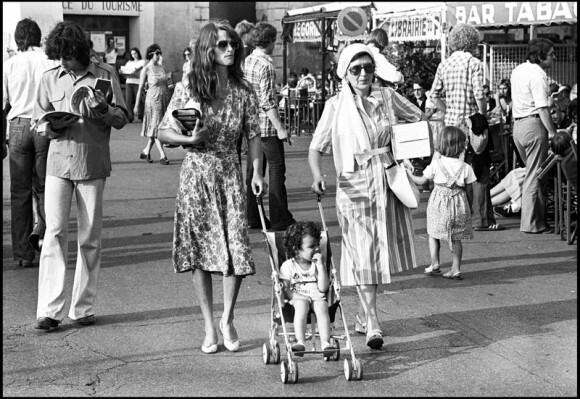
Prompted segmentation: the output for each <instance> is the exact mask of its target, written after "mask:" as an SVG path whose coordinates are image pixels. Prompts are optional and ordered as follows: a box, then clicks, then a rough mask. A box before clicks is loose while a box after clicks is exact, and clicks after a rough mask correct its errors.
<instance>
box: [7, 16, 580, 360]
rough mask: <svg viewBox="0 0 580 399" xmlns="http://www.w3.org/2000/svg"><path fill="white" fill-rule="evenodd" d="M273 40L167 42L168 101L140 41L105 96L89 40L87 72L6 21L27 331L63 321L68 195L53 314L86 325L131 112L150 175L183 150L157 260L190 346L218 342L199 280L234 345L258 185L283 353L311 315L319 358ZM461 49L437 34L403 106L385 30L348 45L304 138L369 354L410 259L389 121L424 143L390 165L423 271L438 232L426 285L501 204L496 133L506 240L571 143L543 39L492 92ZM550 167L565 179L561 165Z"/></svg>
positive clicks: (59, 34)
mask: <svg viewBox="0 0 580 399" xmlns="http://www.w3.org/2000/svg"><path fill="white" fill-rule="evenodd" d="M277 35H278V31H277V30H276V28H275V27H274V26H273V25H271V24H269V23H267V22H264V21H262V22H258V23H257V24H255V25H254V24H251V23H250V22H248V21H242V22H240V23H239V24H238V25H237V26H236V28H235V29H234V28H233V27H232V26H231V25H230V24H229V23H227V22H225V21H223V22H209V23H207V24H206V25H204V26H203V27H202V29H201V31H200V33H199V37H198V38H197V40H196V41H195V45H193V46H191V47H186V48H185V49H184V50H183V57H184V64H183V68H182V71H183V78H182V79H181V81H179V82H177V84H176V85H175V88H174V89H175V90H173V94H171V92H172V89H173V82H172V79H171V76H170V74H168V73H167V71H166V70H165V67H164V66H163V65H162V62H161V61H162V50H161V47H160V46H159V45H158V44H151V45H150V46H149V47H148V48H147V50H146V53H145V60H143V59H142V57H141V54H140V51H139V49H138V48H132V49H131V51H130V54H131V57H132V59H131V61H129V62H128V63H127V65H125V66H124V67H123V68H121V69H120V71H119V72H120V73H121V74H122V75H124V76H125V77H126V86H125V96H123V93H122V90H121V85H120V81H119V76H118V74H117V69H116V67H115V66H114V65H113V62H112V60H113V56H115V59H116V50H115V48H114V43H107V44H108V47H107V52H106V54H105V58H106V59H105V62H100V61H98V60H95V58H94V57H91V46H90V43H89V41H88V40H87V39H86V37H85V33H84V32H83V30H82V29H81V27H80V26H79V25H78V24H76V23H73V22H60V23H58V24H57V25H56V26H55V27H54V28H53V29H52V30H51V32H50V33H49V34H48V36H47V38H46V43H45V48H44V50H42V49H41V48H40V38H41V32H40V29H39V28H38V25H37V24H36V23H35V22H34V21H32V20H30V19H24V20H22V21H20V22H19V23H18V25H17V27H16V32H15V40H16V43H17V45H18V50H19V53H18V54H17V55H16V56H15V57H12V58H11V59H10V60H8V61H7V62H6V63H5V65H4V101H3V109H4V118H5V119H6V120H7V121H8V133H6V136H5V138H7V142H8V146H9V150H10V151H9V154H10V171H11V210H12V244H13V256H14V259H15V260H16V261H17V262H19V264H20V266H23V267H25V266H31V265H32V262H33V260H34V258H35V252H36V251H39V252H40V254H41V255H40V265H39V284H38V304H37V313H36V317H37V322H36V328H37V329H41V330H51V329H54V328H57V327H58V326H59V324H60V323H62V321H63V319H64V314H63V312H64V305H65V295H64V288H65V272H66V262H67V258H68V255H67V254H68V220H69V214H70V208H71V203H72V198H73V196H74V197H75V199H76V206H77V214H78V253H79V256H78V257H77V265H76V269H75V278H74V284H73V289H72V298H71V306H70V311H69V315H68V316H69V318H70V319H72V320H73V321H74V322H75V323H77V324H80V325H91V324H94V323H95V320H96V318H95V312H94V301H95V298H96V296H97V286H98V277H99V269H100V262H101V230H102V219H103V191H104V187H105V182H106V179H107V177H109V176H110V172H111V160H110V151H109V141H110V133H111V127H114V128H116V129H121V128H122V127H123V126H125V124H126V123H128V122H131V121H134V120H136V119H142V129H141V135H142V136H143V137H146V138H147V144H146V146H145V148H144V149H143V151H142V153H141V154H140V159H144V160H146V161H147V162H150V163H151V162H153V161H152V159H151V150H152V148H153V146H156V148H157V149H158V151H159V153H160V159H159V162H160V164H162V165H167V164H169V161H168V159H167V157H166V155H165V151H164V145H167V146H174V147H177V146H183V147H184V149H186V155H185V158H184V160H183V163H182V167H181V172H180V176H179V188H178V192H177V195H176V204H175V218H174V231H173V233H174V234H173V248H172V263H173V269H174V271H175V272H177V273H184V272H191V273H192V280H193V286H194V290H195V291H196V293H197V296H198V300H199V304H200V308H201V312H202V315H203V318H204V333H205V337H204V340H203V344H202V346H201V350H202V351H203V352H204V353H208V354H209V353H215V352H216V351H217V349H218V341H219V339H218V334H217V329H216V327H215V325H214V305H213V288H212V287H213V284H212V279H213V278H214V277H220V278H221V280H222V283H223V292H224V294H223V295H224V298H223V302H224V306H223V313H222V316H221V318H220V321H219V323H218V326H219V330H220V331H221V334H222V336H223V342H224V345H225V347H226V348H227V349H228V350H230V351H233V352H235V351H237V350H238V349H239V347H240V338H239V336H238V332H237V330H236V328H235V325H234V310H235V305H236V301H237V297H238V293H239V289H240V285H241V282H242V280H243V278H245V277H246V276H251V275H253V274H255V265H254V261H253V258H252V250H251V246H250V239H249V230H250V229H261V228H262V223H261V220H260V215H259V212H258V211H259V209H258V206H259V205H258V202H260V201H257V199H258V198H259V197H261V196H263V195H266V193H267V195H268V196H269V201H268V210H269V213H268V216H269V217H266V219H265V223H266V228H267V229H271V230H276V231H280V232H285V245H286V248H285V249H286V252H287V255H288V256H289V261H287V263H285V266H284V267H283V270H282V274H281V278H282V279H283V280H284V284H285V285H284V287H285V291H286V295H287V298H288V299H289V301H290V304H291V305H292V306H294V307H295V309H296V311H297V314H298V315H299V318H298V320H297V328H298V332H297V333H296V336H297V338H298V342H297V343H296V345H295V347H294V350H296V351H297V352H302V351H304V344H303V341H304V336H303V335H304V334H303V327H304V320H305V317H306V316H305V314H306V313H307V312H308V311H309V310H313V311H314V312H315V313H316V314H317V316H319V319H320V321H321V322H322V330H321V337H322V338H323V341H324V344H323V349H326V350H329V349H332V348H333V347H332V343H331V342H329V337H328V334H327V328H326V327H327V326H326V321H327V320H326V314H325V313H324V309H321V306H322V305H324V306H326V305H327V302H326V301H325V295H323V294H324V291H325V290H327V289H328V276H327V275H326V274H325V272H323V271H322V270H324V269H323V268H321V264H320V262H321V260H320V254H319V249H318V244H319V239H320V231H319V230H320V229H319V227H317V226H316V225H315V224H313V223H310V222H308V223H301V222H298V223H297V222H296V220H294V216H293V214H292V212H291V211H290V209H289V203H288V196H287V190H286V184H285V181H286V165H285V152H284V146H285V145H286V144H290V142H289V141H288V140H289V137H288V132H287V131H286V128H285V126H284V123H283V122H282V120H281V117H280V113H279V109H278V98H277V97H276V74H275V67H274V63H273V60H272V57H271V56H272V53H273V50H274V48H275V46H276V39H277ZM479 43H480V34H479V32H478V31H477V29H476V28H474V27H473V26H471V25H468V24H457V25H456V26H455V27H453V29H452V30H451V31H450V33H449V45H450V48H451V50H452V54H451V55H450V57H448V58H447V59H446V60H445V61H444V62H442V63H441V64H440V65H439V67H438V68H437V72H436V74H435V76H434V80H433V82H425V81H423V80H417V81H415V82H413V97H412V98H411V99H408V98H406V97H405V96H403V95H402V94H401V93H399V92H398V91H397V90H395V87H396V85H397V84H400V83H402V82H403V81H404V77H403V75H402V74H401V72H399V71H398V70H397V68H396V67H394V66H393V65H392V64H391V63H389V62H388V61H387V59H386V57H385V56H384V55H383V50H384V48H385V47H386V46H387V45H388V37H387V34H386V32H385V31H383V30H382V29H378V30H375V31H373V32H372V33H371V35H370V36H369V40H367V43H366V44H363V43H353V44H349V45H345V46H343V48H342V51H341V52H340V55H339V56H338V59H337V62H336V63H335V65H334V74H335V78H336V79H337V80H339V81H340V85H339V87H340V90H338V94H337V95H335V96H332V97H330V98H329V99H328V100H327V101H326V104H325V106H324V109H323V111H322V114H321V117H320V120H319V121H318V123H317V126H316V128H315V132H314V134H313V137H312V141H311V143H310V146H309V154H308V162H309V166H310V170H311V173H312V185H311V190H312V191H313V192H314V193H316V194H318V195H324V194H325V193H326V188H327V182H326V180H325V175H324V171H323V170H322V166H321V165H322V162H321V161H322V156H323V155H324V154H332V158H333V161H334V168H335V170H336V211H337V217H338V221H339V225H340V231H341V237H342V239H341V259H340V279H341V282H342V285H345V286H353V287H356V290H357V293H358V300H359V306H358V312H357V314H356V318H355V319H356V324H355V328H354V329H355V331H357V332H359V333H361V334H364V335H365V336H366V344H367V345H368V346H369V347H370V348H372V349H378V348H381V347H382V346H383V343H384V338H383V332H382V329H381V325H380V322H379V319H378V311H377V290H378V287H379V286H380V285H383V284H388V283H390V281H391V276H392V274H394V273H398V272H402V271H404V270H410V269H414V268H417V267H418V264H417V257H416V253H415V237H414V229H413V218H412V215H411V210H410V208H409V207H407V206H406V205H404V203H403V201H402V199H401V198H399V194H398V193H396V192H395V191H393V189H392V186H391V180H390V178H389V173H388V172H386V170H388V169H389V168H392V167H394V166H397V165H396V162H395V157H394V154H393V149H392V146H391V139H392V126H393V125H394V124H395V123H397V121H399V120H404V121H406V122H419V121H429V123H430V125H431V127H432V131H433V137H434V141H435V146H434V148H435V151H434V154H433V156H432V157H429V158H425V159H423V162H424V165H423V166H424V168H423V171H422V173H420V172H417V171H414V168H413V166H412V164H411V162H409V161H408V160H406V161H405V162H403V164H404V166H405V168H404V169H403V170H405V169H406V172H404V173H408V175H409V178H410V179H412V180H413V181H414V182H415V183H416V184H418V185H422V186H423V187H424V188H425V190H427V191H431V194H430V199H429V203H428V205H427V232H428V235H429V250H430V255H431V264H430V265H429V266H428V267H427V268H426V269H425V274H427V275H433V274H438V273H441V265H440V261H439V252H440V246H441V242H440V241H441V240H444V241H447V242H448V244H449V248H450V250H451V251H452V253H453V262H452V265H451V270H449V271H448V272H446V273H444V274H443V277H446V278H449V279H453V280H460V279H462V275H461V269H460V267H461V258H462V252H463V247H462V240H468V239H471V238H472V237H473V234H474V233H473V230H475V231H497V230H503V229H504V226H502V225H500V224H498V223H497V222H496V220H495V216H494V208H493V206H494V205H498V202H497V201H499V199H498V198H500V197H501V198H502V199H503V200H505V198H506V195H508V198H509V195H510V194H511V195H512V196H515V194H513V192H514V190H512V188H510V187H511V186H510V185H509V184H507V183H506V184H502V185H499V186H500V187H501V189H497V190H493V191H492V190H491V187H490V164H491V153H492V152H493V151H494V140H493V138H492V136H495V135H497V130H498V129H499V128H498V127H497V125H499V126H502V125H503V124H508V123H510V124H511V123H513V141H514V146H515V148H516V149H517V152H518V155H519V157H520V160H521V163H522V165H521V166H522V167H525V169H526V171H525V173H522V174H520V175H518V176H520V177H521V176H523V179H522V178H519V179H518V178H516V177H514V178H513V179H512V185H513V184H515V185H516V186H517V185H518V184H519V183H518V182H521V195H520V196H518V198H519V199H520V201H521V212H522V217H521V226H520V230H521V231H522V232H524V233H542V232H545V231H549V226H548V224H547V218H546V197H545V187H544V186H543V182H542V181H541V180H539V179H537V172H538V170H539V169H540V168H541V167H542V165H543V164H544V162H545V160H546V159H547V157H548V152H549V151H550V150H551V151H553V152H554V153H557V154H561V155H562V156H563V157H566V156H569V154H570V153H571V147H572V144H571V143H575V142H576V127H575V126H576V124H577V110H576V104H577V100H576V99H575V98H574V97H575V89H576V85H574V87H571V86H562V87H563V88H558V89H557V90H556V91H555V95H553V96H551V95H550V91H549V90H550V88H549V85H548V79H547V75H546V72H545V71H546V70H548V69H549V68H550V66H551V64H552V62H553V58H554V49H553V44H552V43H551V42H550V41H549V40H547V39H534V40H531V41H530V43H529V46H528V55H527V60H526V61H525V62H523V63H522V64H521V65H519V66H518V67H516V68H515V69H514V71H513V73H512V76H511V79H504V80H502V81H501V82H500V84H499V86H498V92H497V94H496V95H495V96H493V97H492V93H491V90H490V88H489V86H486V85H485V84H484V80H483V64H482V62H481V61H480V60H479V59H478V58H477V57H476V56H475V55H476V53H477V46H478V44H479ZM208 55H209V56H208ZM522 61H524V60H522ZM110 64H111V65H110ZM98 78H102V79H107V80H110V81H111V88H110V89H108V90H107V92H105V93H103V92H102V91H100V90H95V91H94V92H91V94H90V95H87V96H86V97H85V98H83V99H82V100H81V101H80V104H79V108H78V109H79V112H80V113H81V115H82V118H83V122H82V123H78V119H73V120H69V121H68V123H67V124H64V125H60V126H59V125H57V124H56V123H54V122H50V121H49V122H46V120H45V119H44V118H45V114H46V113H49V112H52V111H63V112H71V111H73V110H72V109H70V107H71V101H70V99H71V97H72V96H73V92H74V89H75V87H76V86H78V85H81V84H84V85H87V86H91V87H92V86H94V83H95V81H96V80H97V79H98ZM288 83H289V86H290V87H288V88H286V89H290V88H291V87H292V86H294V87H298V88H300V87H301V86H303V87H305V88H307V89H308V88H311V87H314V88H316V86H317V79H316V78H315V77H314V76H313V75H311V74H309V71H308V70H303V71H302V76H301V77H299V76H298V75H295V76H292V80H291V82H288ZM143 97H144V101H142V99H143ZM142 104H143V105H144V106H142ZM184 109H189V110H191V109H194V110H195V112H196V117H195V120H194V121H193V122H192V123H191V124H189V123H186V122H184V121H183V120H180V119H178V118H176V117H174V116H173V115H174V112H175V111H179V110H184ZM563 109H564V110H565V113H566V115H563V114H562V110H563ZM466 126H467V127H466ZM558 129H560V130H558ZM483 132H486V133H487V134H489V136H490V139H489V140H488V141H487V144H486V145H485V146H484V148H482V149H481V150H476V149H475V148H474V141H472V140H474V137H473V135H474V134H475V135H476V136H479V135H481V134H484V133H483ZM550 140H552V142H551V143H550ZM243 145H245V146H246V148H247V155H246V156H247V168H246V170H245V176H244V171H243V170H242V155H243V154H242V146H243ZM496 145H497V144H496ZM574 169H575V163H574ZM266 171H268V183H266V181H265V178H264V176H265V175H266ZM414 172H415V173H414ZM568 172H569V175H568V176H572V172H573V171H572V166H570V170H569V171H568ZM568 172H567V173H568ZM514 175H515V173H514ZM574 176H576V175H573V176H572V177H571V178H574V179H575V177H574ZM575 181H576V180H574V186H575ZM513 182H515V183H513ZM429 183H431V185H432V186H433V189H432V190H431V189H430V187H431V185H430V184H429ZM494 198H495V201H496V202H494ZM512 200H513V198H512ZM35 203H36V204H37V205H36V206H33V205H34V204H35ZM298 272H303V273H305V276H306V275H308V273H311V274H312V276H311V277H312V278H311V279H310V278H309V280H308V281H309V283H313V284H314V285H312V286H310V288H309V289H308V290H302V291H301V290H300V289H298V288H297V287H298V285H299V282H297V281H298V280H296V278H295V276H294V274H296V273H298Z"/></svg>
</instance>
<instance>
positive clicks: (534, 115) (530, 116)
mask: <svg viewBox="0 0 580 399" xmlns="http://www.w3.org/2000/svg"><path fill="white" fill-rule="evenodd" d="M539 117H540V115H538V114H531V115H528V116H522V117H521V118H514V120H516V121H519V120H521V119H526V118H539Z"/></svg>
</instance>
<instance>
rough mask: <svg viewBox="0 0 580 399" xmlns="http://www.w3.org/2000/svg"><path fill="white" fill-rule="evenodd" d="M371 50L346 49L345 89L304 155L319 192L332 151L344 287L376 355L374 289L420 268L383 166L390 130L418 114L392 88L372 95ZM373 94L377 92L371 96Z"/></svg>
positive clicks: (407, 217)
mask: <svg viewBox="0 0 580 399" xmlns="http://www.w3.org/2000/svg"><path fill="white" fill-rule="evenodd" d="M375 67H376V63H375V60H374V56H373V52H372V51H371V50H370V49H369V47H368V46H366V45H364V44H360V43H356V44H351V45H350V46H347V47H345V48H344V50H343V51H342V53H341V55H340V59H339V62H338V67H337V74H338V76H339V77H340V78H341V79H342V90H341V92H340V93H339V94H338V95H337V96H334V97H331V98H330V99H329V100H328V101H327V102H326V105H325V107H324V112H323V113H322V116H321V119H320V121H319V123H318V126H317V128H316V131H315V133H314V136H313V138H312V142H311V144H310V150H309V155H308V161H309V164H310V169H311V171H312V175H313V179H314V181H313V183H312V191H313V192H315V193H317V194H321V195H322V194H324V192H325V189H326V182H325V181H324V175H323V174H322V171H321V169H320V164H321V159H322V154H323V153H326V154H328V153H330V151H331V149H332V152H333V158H334V165H335V168H336V174H337V182H336V208H337V214H338V221H339V224H340V227H341V229H342V253H341V259H340V274H341V283H342V285H344V286H356V287H357V291H358V295H359V299H360V305H361V306H360V307H359V312H358V314H357V315H356V324H355V330H356V331H357V332H359V333H363V334H366V338H367V345H368V346H369V347H371V348H372V349H379V348H380V347H381V346H382V345H383V337H382V331H381V328H380V325H379V321H378V317H377V309H376V296H377V288H378V286H379V285H381V284H387V283H389V282H390V281H391V273H394V272H400V271H403V270H408V269H411V268H415V267H417V262H416V257H415V247H414V232H413V225H412V218H411V212H410V210H409V208H407V207H405V206H404V205H403V204H402V203H401V202H400V201H399V199H398V198H397V197H395V195H394V194H393V192H392V191H391V190H390V189H389V186H388V182H387V178H386V175H385V168H386V167H388V166H389V165H392V164H393V162H394V158H393V155H392V152H391V147H390V139H391V125H392V124H395V123H396V121H397V117H400V118H401V119H405V120H407V121H412V122H416V121H419V120H425V117H424V115H423V113H422V112H421V111H420V110H419V109H418V108H417V107H415V106H414V105H413V104H411V103H410V102H409V101H408V100H407V99H405V98H404V97H402V96H400V95H399V94H398V93H396V92H395V91H394V90H393V89H391V88H382V89H381V90H380V91H379V95H376V96H375V95H374V93H373V94H371V86H372V83H373V81H374V79H375ZM375 93H377V92H376V91H375Z"/></svg>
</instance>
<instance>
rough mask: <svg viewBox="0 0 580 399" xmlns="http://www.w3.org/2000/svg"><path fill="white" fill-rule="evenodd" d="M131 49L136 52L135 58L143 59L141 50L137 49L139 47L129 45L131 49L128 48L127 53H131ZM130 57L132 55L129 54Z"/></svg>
mask: <svg viewBox="0 0 580 399" xmlns="http://www.w3.org/2000/svg"><path fill="white" fill-rule="evenodd" d="M133 51H134V52H136V53H137V59H138V60H142V59H143V57H141V52H140V51H139V49H138V48H137V47H131V50H129V55H131V53H132V52H133ZM131 57H133V56H132V55H131Z"/></svg>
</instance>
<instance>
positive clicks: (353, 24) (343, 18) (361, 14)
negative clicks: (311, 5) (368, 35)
mask: <svg viewBox="0 0 580 399" xmlns="http://www.w3.org/2000/svg"><path fill="white" fill-rule="evenodd" d="M367 22H368V17H367V13H366V12H365V11H364V10H363V9H362V8H360V7H347V8H345V9H344V10H342V11H341V12H340V14H338V20H337V23H338V28H339V29H340V31H341V32H342V34H343V35H345V36H351V37H352V36H359V35H362V34H363V33H364V32H365V30H366V29H367Z"/></svg>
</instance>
